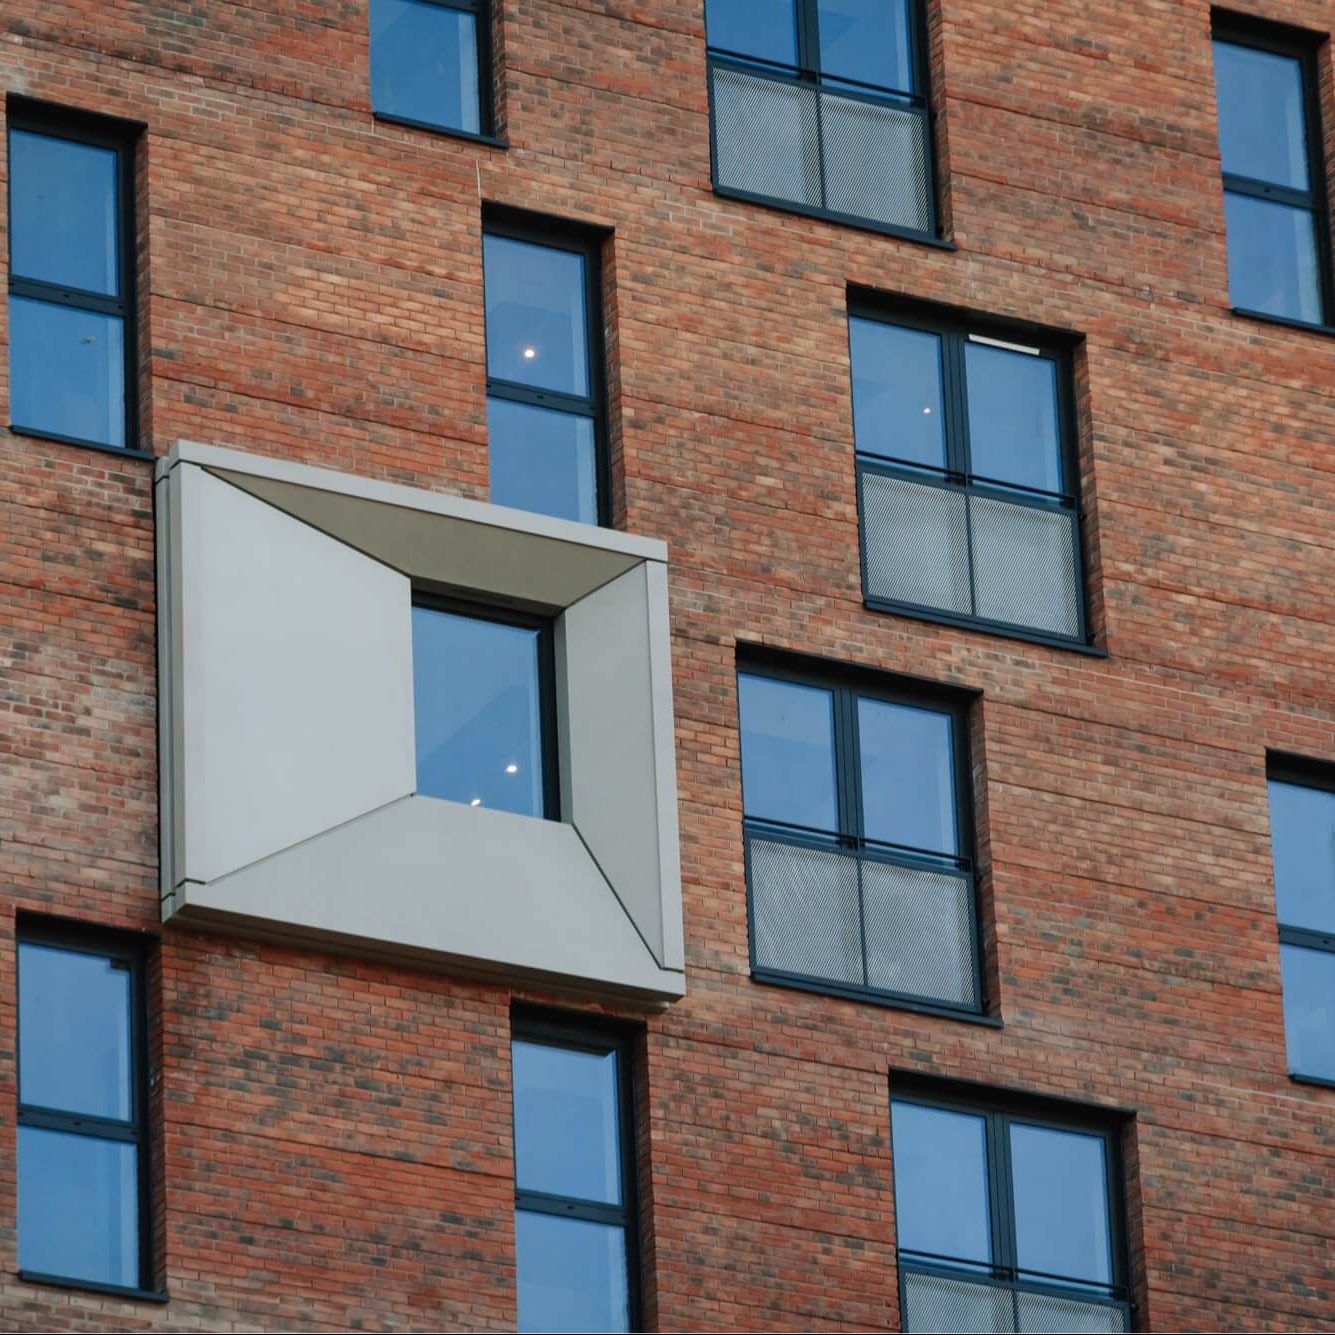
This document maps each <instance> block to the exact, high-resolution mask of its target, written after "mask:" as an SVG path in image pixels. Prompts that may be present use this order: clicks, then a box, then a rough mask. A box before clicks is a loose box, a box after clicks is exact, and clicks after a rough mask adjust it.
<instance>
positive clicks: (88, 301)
mask: <svg viewBox="0 0 1335 1335" xmlns="http://www.w3.org/2000/svg"><path fill="white" fill-rule="evenodd" d="M5 116H6V127H5V159H6V162H8V161H9V155H10V149H9V145H10V134H11V132H12V131H14V130H22V131H24V132H26V133H28V134H35V135H44V136H46V137H47V138H51V139H64V140H67V141H69V142H71V143H76V144H87V145H89V146H91V147H94V148H105V149H109V150H110V151H111V152H113V153H115V154H116V196H117V199H116V228H117V237H116V239H117V255H116V279H117V286H118V288H119V289H120V294H121V295H120V296H119V297H108V296H106V295H105V294H104V293H101V292H88V291H85V290H84V289H82V288H73V287H66V286H64V285H63V284H60V283H51V282H47V281H46V280H44V279H39V278H24V277H22V276H21V275H18V274H15V272H14V267H13V241H12V238H13V235H14V177H13V173H12V172H10V173H9V177H8V189H7V191H6V199H5V208H6V214H5V217H6V225H7V226H8V229H9V231H8V235H9V237H10V238H11V240H10V241H9V243H8V244H9V256H8V258H9V260H10V264H9V295H10V297H26V298H27V299H29V300H32V301H40V302H45V303H46V304H47V305H51V306H63V307H66V308H68V309H70V310H81V311H88V312H91V313H92V314H95V315H109V316H115V317H117V318H118V319H120V321H121V328H122V336H121V339H122V344H123V347H124V351H125V422H124V431H125V444H124V445H114V444H110V443H108V442H107V441H105V440H90V439H86V438H84V437H81V436H67V435H65V434H63V433H62V432H58V431H51V430H48V429H47V428H44V427H41V426H35V425H32V424H29V423H26V422H15V421H13V404H14V396H13V392H12V390H11V392H10V395H9V408H10V422H9V429H10V430H11V431H12V432H14V433H15V434H17V435H21V436H34V437H37V438H39V439H41V440H55V441H59V442H61V443H62V444H65V445H83V446H87V447H88V448H90V449H95V450H108V451H110V452H111V453H113V454H129V455H131V456H138V455H141V454H142V451H141V450H140V449H139V303H138V293H137V279H138V250H139V247H138V229H137V227H136V217H137V204H136V201H135V159H136V156H137V152H136V147H137V141H138V139H139V136H140V135H141V134H142V133H143V130H144V126H143V125H142V124H140V123H138V122H136V121H129V120H122V119H119V118H117V117H113V116H102V115H98V114H97V113H96V112H91V111H82V110H79V109H77V108H74V107H66V106H61V105H59V104H56V103H51V102H39V101H35V100H33V99H30V98H25V97H16V96H12V95H11V96H10V97H8V98H7V99H6V105H5Z"/></svg>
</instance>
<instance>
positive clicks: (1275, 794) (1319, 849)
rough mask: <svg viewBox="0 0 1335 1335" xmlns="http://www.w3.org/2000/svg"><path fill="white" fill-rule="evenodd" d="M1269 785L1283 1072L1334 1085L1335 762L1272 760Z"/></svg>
mask: <svg viewBox="0 0 1335 1335" xmlns="http://www.w3.org/2000/svg"><path fill="white" fill-rule="evenodd" d="M1269 786H1270V845H1271V852H1272V856H1273V858H1274V868H1275V910H1276V916H1277V918H1278V922H1279V955H1280V967H1281V969H1282V971H1283V979H1284V1032H1285V1039H1286V1042H1287V1045H1288V1056H1289V1070H1290V1071H1291V1072H1292V1073H1293V1074H1294V1075H1295V1076H1298V1077H1300V1078H1302V1079H1306V1080H1319V1081H1322V1082H1325V1083H1329V1084H1332V1085H1335V766H1322V765H1317V764H1313V763H1311V762H1307V761H1301V760H1295V759H1289V758H1272V760H1271V764H1270V767H1269Z"/></svg>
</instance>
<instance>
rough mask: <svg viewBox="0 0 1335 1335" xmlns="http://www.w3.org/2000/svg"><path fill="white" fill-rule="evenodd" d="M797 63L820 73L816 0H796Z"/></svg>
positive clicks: (818, 23) (813, 72)
mask: <svg viewBox="0 0 1335 1335" xmlns="http://www.w3.org/2000/svg"><path fill="white" fill-rule="evenodd" d="M797 63H798V65H799V66H800V67H801V68H802V69H803V70H805V71H808V72H810V73H812V74H817V75H819V73H820V15H819V12H818V10H817V0H797Z"/></svg>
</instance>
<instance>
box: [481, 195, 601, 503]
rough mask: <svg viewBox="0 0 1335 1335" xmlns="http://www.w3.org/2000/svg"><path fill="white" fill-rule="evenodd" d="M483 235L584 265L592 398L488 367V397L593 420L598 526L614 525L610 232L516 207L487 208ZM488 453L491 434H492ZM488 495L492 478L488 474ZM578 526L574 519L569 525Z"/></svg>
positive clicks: (484, 299) (585, 311)
mask: <svg viewBox="0 0 1335 1335" xmlns="http://www.w3.org/2000/svg"><path fill="white" fill-rule="evenodd" d="M482 235H483V237H484V239H485V238H486V237H488V236H495V237H503V238H504V239H506V240H508V241H522V242H525V243H526V244H528V245H531V246H544V247H546V248H547V249H548V250H564V251H566V252H568V253H570V254H573V255H578V256H580V257H581V258H582V259H583V261H584V328H585V331H586V336H587V340H588V346H587V347H586V348H585V356H586V358H587V359H588V366H589V393H588V395H578V394H565V393H562V392H561V391H560V390H553V389H535V388H534V387H533V386H531V385H525V384H524V383H522V382H521V381H517V380H506V379H503V378H502V377H500V376H493V375H492V373H491V367H490V364H488V365H487V398H488V399H492V398H497V399H503V400H505V401H506V402H509V403H520V404H527V405H528V406H530V407H533V408H552V409H556V410H558V411H560V412H564V413H569V414H571V415H572V416H579V417H587V418H589V419H590V420H591V421H592V422H593V453H594V485H595V486H596V487H597V489H598V496H597V520H596V525H597V527H599V528H611V526H612V468H611V457H610V456H611V449H610V443H609V442H610V430H609V424H608V419H609V413H608V367H607V346H606V345H607V339H606V335H605V331H604V328H603V256H602V251H603V244H604V242H605V241H606V239H607V235H608V234H607V232H606V231H604V230H603V229H601V228H595V227H590V226H587V225H581V224H579V223H571V222H567V221H565V220H564V219H560V218H552V217H548V216H547V215H545V214H534V213H526V212H522V211H520V210H516V209H509V208H500V207H495V206H490V207H486V208H484V209H483V213H482ZM485 283H486V272H485V265H484V271H483V298H482V304H483V324H484V348H483V356H484V358H485V356H486V348H485V323H486V290H485ZM488 453H489V455H490V433H489V434H488ZM488 495H490V475H489V476H488ZM570 522H572V523H573V522H575V521H573V520H572V521H570Z"/></svg>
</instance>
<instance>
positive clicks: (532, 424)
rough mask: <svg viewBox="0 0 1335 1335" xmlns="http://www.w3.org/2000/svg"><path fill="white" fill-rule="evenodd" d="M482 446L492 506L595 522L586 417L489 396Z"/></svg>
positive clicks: (592, 466)
mask: <svg viewBox="0 0 1335 1335" xmlns="http://www.w3.org/2000/svg"><path fill="white" fill-rule="evenodd" d="M487 445H488V451H489V456H490V462H491V499H492V500H493V501H494V502H495V503H496V504H497V505H513V506H514V507H515V508H516V509H518V510H531V511H533V512H534V513H536V514H543V515H555V516H557V518H559V519H578V520H579V521H580V522H581V523H584V524H596V523H597V522H598V481H597V470H596V468H595V453H594V437H593V419H592V418H591V417H581V416H579V415H578V414H575V413H563V412H558V411H556V410H555V409H552V408H537V407H534V406H533V405H532V404H528V403H514V402H513V401H511V400H509V399H488V400H487Z"/></svg>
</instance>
